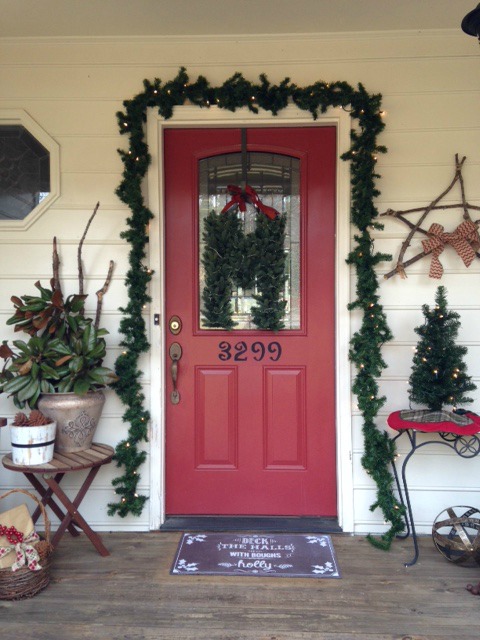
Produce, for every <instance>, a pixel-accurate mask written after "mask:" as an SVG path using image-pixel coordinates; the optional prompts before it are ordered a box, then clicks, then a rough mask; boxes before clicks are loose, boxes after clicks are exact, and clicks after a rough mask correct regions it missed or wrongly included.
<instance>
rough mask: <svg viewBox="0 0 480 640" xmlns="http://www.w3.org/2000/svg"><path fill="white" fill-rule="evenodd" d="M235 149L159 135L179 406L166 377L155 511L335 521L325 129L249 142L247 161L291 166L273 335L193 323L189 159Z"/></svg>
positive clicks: (184, 132) (193, 181)
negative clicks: (162, 487)
mask: <svg viewBox="0 0 480 640" xmlns="http://www.w3.org/2000/svg"><path fill="white" fill-rule="evenodd" d="M240 150H241V131H240V129H171V130H167V131H166V132H165V142H164V153H165V211H166V220H165V229H166V231H165V238H166V240H165V241H166V274H165V277H166V317H167V324H168V320H169V318H171V317H172V316H179V317H180V319H181V321H182V330H181V332H180V333H179V334H178V335H172V333H171V332H170V331H169V330H168V328H167V336H166V344H167V348H166V352H167V359H166V370H167V374H168V372H169V371H170V366H171V360H170V358H169V356H168V352H169V347H170V345H171V344H172V343H173V342H178V343H179V344H180V345H181V347H182V357H181V359H180V361H179V364H178V390H179V393H180V401H179V403H178V404H172V403H171V401H170V393H171V391H172V389H173V386H172V381H171V380H170V377H169V375H168V376H167V389H166V429H167V430H166V511H167V514H169V515H200V514H202V515H216V514H218V515H277V516H334V515H336V469H335V385H334V380H335V375H334V361H335V358H334V345H335V336H334V320H335V316H334V308H335V296H334V281H335V269H334V257H335V256H334V246H335V245H334V238H335V166H336V131H335V128H333V127H305V128H263V129H256V128H253V129H249V130H248V132H247V151H248V152H249V153H253V152H259V153H266V154H279V155H280V156H282V157H292V158H295V159H298V161H299V165H298V166H299V167H300V179H299V193H300V198H299V201H300V209H299V219H300V232H299V237H300V245H301V248H300V263H299V265H298V270H299V281H300V287H299V293H300V304H299V308H300V317H301V321H300V325H299V326H295V328H293V329H285V330H281V331H279V332H277V333H272V332H268V331H258V330H255V329H245V328H243V329H240V330H232V331H224V330H218V329H214V330H207V329H204V328H202V327H201V324H200V320H199V318H200V312H199V306H200V302H199V300H200V294H199V284H198V280H199V272H200V268H199V256H200V249H199V237H200V234H201V228H200V226H199V225H200V223H199V215H200V214H199V186H198V184H199V161H200V160H202V159H204V158H211V157H216V156H221V155H222V154H232V153H239V152H240ZM262 157H263V156H262ZM223 202H225V198H224V200H223ZM220 209H221V206H220ZM292 326H293V325H292ZM225 345H227V346H225Z"/></svg>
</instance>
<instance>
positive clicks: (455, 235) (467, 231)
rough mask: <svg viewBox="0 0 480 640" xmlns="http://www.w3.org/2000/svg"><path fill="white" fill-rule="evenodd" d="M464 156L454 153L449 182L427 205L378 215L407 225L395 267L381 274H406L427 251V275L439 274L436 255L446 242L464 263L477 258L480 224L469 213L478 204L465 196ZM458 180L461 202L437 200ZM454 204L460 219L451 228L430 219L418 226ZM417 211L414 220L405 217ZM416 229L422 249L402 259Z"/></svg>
mask: <svg viewBox="0 0 480 640" xmlns="http://www.w3.org/2000/svg"><path fill="white" fill-rule="evenodd" d="M465 160H466V157H465V156H464V157H463V158H462V159H461V160H459V158H458V154H455V175H454V177H453V180H452V182H451V183H450V184H449V186H448V187H447V188H446V189H445V191H443V192H442V193H441V194H440V195H439V196H438V197H437V198H435V199H434V200H432V202H431V203H430V204H429V205H427V206H426V207H417V208H415V209H405V210H404V211H393V209H388V210H387V211H385V212H384V213H381V214H380V215H381V216H389V217H391V218H397V219H398V220H401V221H402V222H403V223H404V224H406V225H407V227H408V228H409V229H410V231H409V233H408V236H407V237H406V239H405V240H404V242H403V243H402V246H401V248H400V253H399V255H398V259H397V264H396V266H395V268H394V269H392V271H389V273H387V274H385V276H384V278H386V279H388V278H391V277H392V276H394V275H396V274H397V273H398V274H399V275H400V277H402V278H406V277H407V276H406V273H405V269H406V268H407V267H409V266H410V265H411V264H413V263H415V262H417V261H418V260H420V259H421V258H424V257H425V256H428V255H431V256H432V261H431V263H430V272H429V276H430V278H441V277H442V275H443V267H442V264H441V262H440V260H439V256H440V254H441V253H442V251H443V250H444V249H445V246H446V245H450V246H451V247H453V248H454V249H455V251H456V252H457V253H458V255H459V256H460V257H461V258H462V260H463V263H464V265H465V266H466V267H469V266H470V265H471V264H472V262H473V260H474V259H475V256H477V257H479V258H480V253H479V252H478V250H479V248H480V236H479V235H478V225H479V224H480V220H472V218H471V216H470V211H471V210H475V211H480V207H478V206H475V205H473V204H469V203H468V202H467V200H466V197H465V185H464V182H463V176H462V168H463V165H464V162H465ZM457 182H458V183H459V185H460V191H461V198H462V199H461V202H460V203H458V204H444V205H441V204H439V202H440V201H441V200H442V199H443V198H444V197H445V196H446V195H447V194H448V193H450V191H451V190H452V189H453V187H454V186H455V185H456V184H457ZM457 208H461V209H463V222H462V223H461V224H460V225H459V226H458V227H457V228H456V229H455V230H454V231H453V232H451V233H449V232H445V230H444V228H443V225H441V224H439V223H437V222H434V223H432V224H431V225H430V227H429V229H428V230H427V229H424V228H423V227H422V226H421V225H422V223H423V222H424V221H425V219H426V217H427V216H428V214H429V213H430V212H431V211H434V210H439V209H442V210H445V209H457ZM419 212H422V215H421V216H420V218H419V219H418V221H417V222H416V223H415V224H414V223H413V222H411V221H410V220H408V218H406V217H405V216H406V215H407V214H409V213H419ZM417 231H418V232H419V233H421V234H423V235H424V236H425V237H426V238H425V239H424V240H422V249H423V250H422V251H421V252H420V253H417V255H415V256H413V258H410V259H409V260H404V258H405V253H406V251H407V249H408V247H409V246H410V243H411V241H412V238H413V237H414V235H415V234H416V233H417Z"/></svg>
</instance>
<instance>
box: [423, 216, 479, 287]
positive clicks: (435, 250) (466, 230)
mask: <svg viewBox="0 0 480 640" xmlns="http://www.w3.org/2000/svg"><path fill="white" fill-rule="evenodd" d="M428 235H429V238H428V240H422V245H423V250H424V251H425V253H430V252H431V253H432V254H433V255H432V262H431V264H430V273H429V276H430V278H441V277H442V274H443V267H442V264H441V262H440V260H439V259H438V256H439V255H440V254H441V253H442V251H443V250H444V248H445V245H446V244H449V245H451V246H452V247H453V248H454V249H455V251H456V252H457V253H458V255H459V256H460V257H461V259H462V260H463V264H464V265H465V266H466V267H469V266H470V265H471V264H472V262H473V259H474V258H475V255H476V254H475V249H478V246H479V237H478V231H477V227H476V225H475V224H474V223H473V222H471V221H470V220H464V221H463V222H462V223H461V224H460V225H459V226H458V227H457V228H456V229H455V231H453V233H445V231H444V229H443V226H442V225H441V224H438V223H437V222H434V223H433V224H432V225H431V226H430V229H429V230H428Z"/></svg>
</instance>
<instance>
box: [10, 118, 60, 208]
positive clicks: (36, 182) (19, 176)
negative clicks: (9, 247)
mask: <svg viewBox="0 0 480 640" xmlns="http://www.w3.org/2000/svg"><path fill="white" fill-rule="evenodd" d="M50 191H51V185H50V152H49V151H48V149H46V148H45V147H44V146H43V144H41V143H40V142H39V141H38V140H37V139H36V138H35V137H34V136H33V135H32V134H31V133H30V131H28V129H26V128H25V127H24V126H23V125H17V124H15V125H0V220H23V219H24V218H26V217H27V216H28V214H29V213H30V212H31V211H33V210H34V209H35V207H37V206H38V205H39V204H40V203H41V202H42V200H43V199H44V198H46V197H47V196H48V195H49V194H50Z"/></svg>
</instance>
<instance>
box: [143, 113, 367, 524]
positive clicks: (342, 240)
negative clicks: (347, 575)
mask: <svg viewBox="0 0 480 640" xmlns="http://www.w3.org/2000/svg"><path fill="white" fill-rule="evenodd" d="M328 125H330V126H331V125H334V126H335V127H336V129H337V162H336V175H337V184H336V211H335V215H336V221H335V225H336V241H335V368H336V371H335V385H336V389H335V395H336V397H335V416H336V425H335V431H336V447H337V452H336V465H337V509H338V523H339V525H340V527H341V528H342V529H343V531H348V532H353V530H354V515H353V514H354V511H353V504H354V503H353V461H352V459H353V455H352V413H351V407H352V395H351V385H352V375H351V367H350V362H349V359H348V350H349V342H350V336H351V330H350V329H351V327H350V313H349V312H348V309H347V305H348V303H349V301H350V289H351V286H352V273H351V268H350V267H349V265H347V263H346V257H347V255H348V253H349V251H350V235H351V225H350V167H349V163H348V162H345V161H343V160H341V159H340V156H341V155H342V153H344V152H345V151H347V150H348V149H349V148H350V129H351V119H350V116H349V115H348V113H347V112H346V111H345V110H343V109H342V108H330V109H328V110H327V112H326V113H325V114H321V115H319V117H318V118H317V120H313V119H312V117H311V116H310V115H308V114H306V113H305V111H302V110H300V109H299V108H298V107H296V106H294V105H290V106H288V107H287V108H286V109H283V110H282V111H281V112H280V114H279V115H277V116H273V115H271V114H270V113H267V112H261V113H260V114H258V115H257V114H254V113H251V112H250V111H248V110H247V109H239V110H237V111H236V112H234V113H231V112H228V111H224V110H222V109H219V108H218V107H211V108H209V109H199V108H198V107H197V106H190V105H184V106H178V107H175V112H174V115H173V117H172V118H171V119H170V120H165V119H164V118H162V117H161V116H160V115H159V114H158V112H157V111H156V110H154V109H149V111H148V113H147V132H146V133H147V136H146V137H147V144H148V147H149V151H150V155H151V158H152V161H151V164H150V166H149V169H148V173H147V180H146V189H147V193H146V200H147V202H148V206H149V208H150V210H151V212H152V213H153V215H154V217H153V219H152V220H151V222H150V229H149V267H150V268H151V269H153V271H154V274H153V276H152V280H151V285H150V295H151V298H152V303H151V305H150V316H149V319H148V320H147V326H148V327H149V333H150V344H151V347H150V353H149V358H150V415H151V422H150V432H149V445H150V455H149V460H150V468H149V485H150V499H149V502H148V504H149V512H150V517H149V526H150V529H151V530H158V529H159V528H160V526H161V525H162V524H163V522H164V521H165V394H164V392H163V390H164V385H165V380H166V377H165V373H166V372H165V364H164V361H165V359H164V352H165V348H164V347H165V332H166V329H167V327H166V324H167V319H166V318H165V282H164V273H165V247H164V237H165V236H164V228H165V227H164V224H165V219H164V216H165V213H164V177H163V176H164V163H163V135H164V131H165V129H167V128H186V127H208V128H213V127H225V126H228V127H242V126H248V127H265V126H271V127H275V126H276V127H294V126H328ZM155 314H159V317H160V324H154V316H155ZM157 391H158V393H157Z"/></svg>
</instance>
